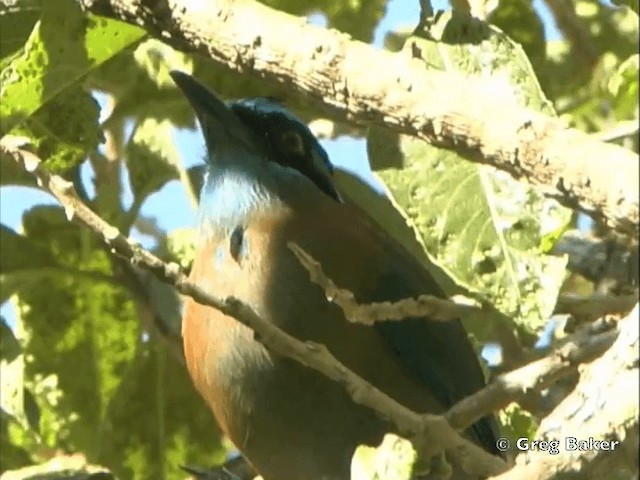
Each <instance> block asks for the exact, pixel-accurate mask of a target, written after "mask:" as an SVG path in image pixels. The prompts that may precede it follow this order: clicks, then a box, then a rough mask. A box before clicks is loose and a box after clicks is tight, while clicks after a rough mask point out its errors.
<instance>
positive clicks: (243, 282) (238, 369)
mask: <svg viewBox="0 0 640 480" xmlns="http://www.w3.org/2000/svg"><path fill="white" fill-rule="evenodd" d="M325 220H326V219H325ZM327 223H328V222H327V221H325V222H322V228H318V223H317V222H315V223H314V222H311V221H309V220H308V217H307V216H306V215H302V214H300V213H299V212H294V211H291V210H287V209H282V210H279V211H278V210H276V211H275V212H273V211H271V212H269V213H261V214H256V215H254V216H253V218H251V219H250V221H246V222H244V224H243V225H236V226H235V227H233V228H230V229H225V230H224V231H220V232H219V233H217V234H213V235H209V238H208V239H207V240H206V241H205V242H203V243H202V244H201V245H200V246H199V248H198V251H197V254H196V260H195V262H194V264H193V267H192V271H191V276H190V278H191V280H193V281H194V282H197V283H198V284H199V285H201V286H202V287H204V288H205V289H206V290H207V291H209V292H211V293H213V294H214V295H216V296H218V297H222V298H224V297H228V296H233V297H236V298H238V299H240V300H241V301H243V302H245V303H247V304H249V305H250V306H251V307H252V308H253V309H254V310H255V311H256V313H258V315H260V316H261V317H262V318H264V319H266V320H267V321H269V322H271V323H274V324H276V325H278V326H279V327H280V328H282V329H284V330H285V331H287V332H288V333H290V334H292V335H294V336H296V337H297V338H299V339H301V340H313V341H316V342H320V343H323V344H325V345H327V346H329V347H330V348H331V349H332V351H334V353H336V354H338V355H340V354H341V353H343V352H349V355H350V358H349V363H351V364H362V365H368V364H369V363H370V359H369V358H366V354H365V351H364V350H363V355H362V358H358V356H357V354H354V348H353V345H354V342H358V339H360V341H361V342H367V343H369V344H370V345H374V346H375V345H376V343H378V342H379V339H378V338H377V336H376V335H375V333H374V332H373V330H372V329H370V328H367V327H360V326H357V325H352V324H349V323H348V322H346V320H345V319H344V317H343V315H342V312H341V310H340V309H339V308H338V307H336V306H335V305H333V304H331V303H329V302H328V301H327V299H326V297H325V294H324V292H323V290H322V289H321V288H320V287H318V286H316V285H314V284H312V283H311V282H310V280H309V274H308V273H307V271H306V270H305V269H304V267H302V265H300V263H299V262H298V260H297V258H296V257H295V256H294V254H293V253H292V251H291V250H290V248H289V246H288V244H289V242H295V243H296V244H298V245H300V246H301V247H302V248H303V249H305V250H306V251H307V252H308V253H309V254H310V255H312V256H313V257H314V258H315V259H316V260H318V261H320V262H321V263H322V264H323V268H325V271H326V272H327V274H328V275H330V276H331V278H332V279H333V280H334V281H336V282H337V283H338V284H339V285H341V286H344V287H345V288H350V289H352V291H355V292H358V291H362V290H363V289H367V288H369V287H370V284H371V282H372V281H373V280H374V278H375V275H373V272H374V269H375V258H376V257H375V255H373V252H363V251H362V248H363V247H362V246H360V251H359V252H358V253H359V254H360V255H358V256H356V257H355V258H354V250H353V249H354V248H356V247H357V246H358V245H357V244H354V243H353V242H352V241H351V234H350V233H349V232H338V233H337V232H335V231H333V232H332V231H331V227H330V225H328V224H327ZM357 233H358V232H355V234H356V235H357ZM354 238H355V237H354ZM183 337H184V349H185V356H186V360H187V365H188V368H189V371H190V374H191V376H192V378H193V380H194V383H195V385H196V387H197V388H198V390H199V391H200V393H201V394H202V395H203V396H204V398H205V399H207V401H208V403H209V404H210V405H211V407H212V408H213V410H214V412H215V414H216V417H217V418H218V421H220V422H221V423H222V424H223V425H222V426H223V428H224V429H225V430H226V431H229V430H233V426H232V425H230V423H233V422H239V421H240V419H241V418H244V419H246V418H247V416H248V415H250V413H251V412H252V411H253V410H255V405H256V402H258V401H259V402H267V403H268V402H269V399H270V398H272V399H273V402H274V403H277V402H278V401H279V400H278V399H277V398H276V397H277V394H276V395H274V394H273V391H274V387H273V385H274V384H277V383H279V382H280V380H281V379H282V381H283V382H286V381H287V380H286V378H285V377H287V376H289V377H291V376H292V372H290V371H288V368H289V367H288V366H287V367H285V368H283V366H282V365H283V364H282V359H281V358H279V357H274V356H273V355H272V354H271V353H269V352H268V351H267V350H266V349H265V348H264V347H263V346H262V345H261V344H260V343H258V342H257V341H256V340H254V337H253V332H251V331H250V330H249V329H248V328H247V327H244V326H242V325H241V324H240V323H239V322H238V321H236V320H235V319H233V318H230V317H228V316H226V315H223V314H221V313H220V312H219V311H217V310H215V309H212V308H207V307H204V306H202V305H199V304H197V303H195V302H194V301H192V300H187V303H186V310H185V315H184V320H183ZM363 337H367V338H366V339H365V338H363ZM372 348H375V347H372ZM287 365H288V363H287ZM299 369H303V370H302V371H303V372H304V373H303V374H302V376H301V379H300V382H301V383H302V384H301V385H299V388H300V389H313V387H314V385H315V383H314V382H316V380H317V378H319V377H317V376H315V375H314V376H308V377H307V376H306V374H308V372H309V371H308V370H307V369H304V367H298V366H297V365H296V368H295V372H293V375H298V373H299ZM305 382H308V383H305ZM214 399H216V400H215V401H214ZM220 399H227V401H224V402H221V401H220ZM263 407H264V403H263ZM225 424H226V425H225ZM235 426H236V427H238V428H239V429H241V428H243V427H242V426H240V425H235ZM229 427H231V428H229Z"/></svg>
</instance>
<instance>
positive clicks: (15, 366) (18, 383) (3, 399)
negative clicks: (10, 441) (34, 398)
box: [0, 318, 29, 426]
mask: <svg viewBox="0 0 640 480" xmlns="http://www.w3.org/2000/svg"><path fill="white" fill-rule="evenodd" d="M0 346H1V347H2V349H1V350H0V382H1V384H2V385H1V387H2V388H0V409H1V411H2V414H5V415H9V416H11V417H12V418H13V419H14V420H16V421H17V422H18V423H20V424H21V425H23V426H26V425H28V423H29V422H28V419H27V415H26V412H25V408H24V406H25V402H24V356H23V354H22V348H21V346H20V343H19V342H18V340H17V339H16V337H15V335H14V333H13V331H12V330H11V328H10V327H9V325H7V323H6V322H5V320H4V318H0Z"/></svg>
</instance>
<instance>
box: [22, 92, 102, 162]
mask: <svg viewBox="0 0 640 480" xmlns="http://www.w3.org/2000/svg"><path fill="white" fill-rule="evenodd" d="M99 115H100V108H99V105H98V102H97V101H96V100H95V99H94V98H93V97H92V96H91V95H90V94H89V93H87V92H85V91H84V90H83V89H82V88H80V86H79V85H72V86H70V87H69V88H67V89H65V90H64V91H62V92H60V94H58V95H57V96H56V97H55V98H53V99H51V101H49V102H48V103H47V104H46V105H45V106H44V107H43V108H41V109H39V110H38V111H37V112H36V113H35V114H34V115H33V116H32V117H30V118H29V119H27V120H26V121H25V122H24V123H22V124H21V125H19V126H17V127H16V128H14V129H13V131H12V132H13V134H15V135H20V136H25V137H28V138H29V139H30V141H31V144H32V145H33V149H34V153H35V154H36V155H38V157H40V158H41V159H43V160H44V166H45V167H46V168H47V169H48V170H49V171H51V172H53V173H60V172H64V171H66V170H68V169H70V168H72V167H74V166H76V165H78V164H80V163H81V162H82V161H83V160H84V159H85V158H86V155H87V152H91V151H93V150H95V149H96V148H97V146H98V144H99V143H100V142H101V141H102V133H101V131H100V128H99V124H98V118H99Z"/></svg>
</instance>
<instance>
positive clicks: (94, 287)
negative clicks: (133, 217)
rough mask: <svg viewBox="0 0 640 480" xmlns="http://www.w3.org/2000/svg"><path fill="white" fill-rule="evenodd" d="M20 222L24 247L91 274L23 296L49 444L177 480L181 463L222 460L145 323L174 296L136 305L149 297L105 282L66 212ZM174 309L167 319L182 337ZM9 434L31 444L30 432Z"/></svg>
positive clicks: (100, 258)
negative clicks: (31, 246)
mask: <svg viewBox="0 0 640 480" xmlns="http://www.w3.org/2000/svg"><path fill="white" fill-rule="evenodd" d="M23 224H24V236H25V237H26V239H27V240H28V241H30V242H31V243H32V244H36V245H37V246H38V248H40V249H45V250H46V251H47V252H48V254H49V255H51V256H52V257H54V258H56V260H57V261H58V263H59V264H60V265H61V266H63V267H65V268H66V269H68V270H70V271H73V272H85V273H84V274H81V275H64V276H56V277H53V276H42V277H40V278H39V280H38V281H37V282H36V283H34V284H33V285H32V287H31V288H29V289H26V290H23V291H21V292H20V293H19V300H20V304H21V305H22V306H23V308H22V309H21V311H22V312H23V324H24V325H25V330H26V332H27V337H28V338H29V341H28V343H27V345H26V346H25V356H26V357H27V358H29V359H30V360H29V362H28V363H27V366H26V367H27V370H26V371H27V375H28V382H27V385H28V386H29V387H30V388H31V389H32V391H33V392H34V394H35V396H36V399H37V402H38V404H39V405H40V407H41V421H40V423H41V430H42V442H43V444H44V446H49V447H52V448H54V447H55V448H57V447H58V446H60V445H65V446H66V447H67V448H69V449H71V450H73V451H81V452H83V453H85V455H86V456H87V458H88V459H90V460H91V461H92V462H96V463H100V464H104V465H106V466H108V467H110V468H111V469H112V470H114V471H115V472H117V474H118V475H119V476H120V477H122V478H140V479H146V478H148V479H157V478H178V475H179V474H180V472H179V465H180V464H183V463H193V464H200V465H207V464H210V463H211V462H212V461H214V460H215V459H218V460H221V459H222V458H223V456H224V449H223V448H222V446H221V443H220V434H219V433H217V429H216V427H215V422H214V420H213V417H212V415H211V414H210V412H209V411H208V410H207V408H206V407H205V405H204V402H203V401H202V400H201V399H200V397H199V396H198V395H197V393H196V391H195V390H194V389H193V387H192V385H191V382H190V380H189V378H188V375H187V373H186V371H185V369H184V367H183V365H181V364H180V363H179V362H178V361H176V359H174V358H173V357H172V356H170V351H169V350H168V349H167V347H166V346H165V344H164V343H163V342H162V341H160V339H157V338H155V337H154V336H153V335H152V336H151V337H152V338H149V332H148V330H146V329H145V328H143V327H142V325H141V322H140V318H139V313H142V315H143V318H145V319H149V317H150V315H149V309H150V308H154V306H156V307H157V308H166V307H167V302H166V300H167V299H168V298H164V299H160V300H162V301H160V302H158V301H157V300H158V299H156V301H155V302H154V301H150V302H149V303H137V302H134V300H133V299H134V298H135V299H140V298H141V297H144V295H145V294H146V293H148V292H146V291H145V292H141V291H138V290H135V294H132V293H133V292H131V291H129V290H127V289H125V288H124V287H123V286H121V285H119V283H118V282H115V281H113V282H110V281H108V279H109V278H110V277H113V276H114V275H116V274H115V273H114V269H113V266H112V258H111V257H110V255H109V253H108V252H106V251H105V250H104V249H103V248H102V246H101V240H100V239H98V238H96V237H94V236H93V235H91V234H90V233H89V232H87V231H86V230H84V229H81V228H79V227H78V226H76V225H73V224H71V223H69V222H67V220H66V218H65V216H64V213H63V210H62V209H61V208H59V207H38V208H34V209H32V210H29V211H28V212H27V213H26V214H25V216H24V218H23ZM115 271H116V272H117V271H118V269H115ZM89 274H91V275H92V276H93V277H96V278H100V277H99V275H101V276H102V278H101V280H102V281H95V279H88V276H89ZM83 275H84V276H83ZM120 281H121V282H122V283H125V282H124V280H120ZM130 283H131V282H129V284H130ZM130 288H134V286H132V287H130ZM149 291H150V294H151V295H154V294H160V295H162V294H163V293H162V291H160V290H156V287H154V286H153V285H151V288H150V290H149ZM171 308H172V310H174V311H175V312H177V311H178V309H177V308H174V307H171ZM175 312H174V314H173V315H171V318H169V319H168V320H170V322H171V323H172V325H171V328H172V329H175V330H177V331H178V332H179V326H178V325H176V324H175V320H176V318H175V317H176V315H175ZM165 313H166V312H165ZM12 438H14V440H15V441H14V444H16V445H26V446H27V447H29V448H27V450H29V449H30V448H35V445H34V443H33V440H32V439H30V438H29V437H27V436H25V435H22V436H20V435H18V433H15V432H14V433H13V436H12Z"/></svg>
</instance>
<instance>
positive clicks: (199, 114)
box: [170, 71, 498, 480]
mask: <svg viewBox="0 0 640 480" xmlns="http://www.w3.org/2000/svg"><path fill="white" fill-rule="evenodd" d="M170 74H171V77H172V78H173V81H174V82H175V84H176V85H177V86H178V88H179V89H180V90H181V91H182V93H183V94H184V96H185V97H186V99H187V100H188V101H189V102H190V104H191V107H192V108H193V110H194V111H195V115H196V118H197V120H198V123H199V124H200V128H201V131H202V135H203V137H204V141H205V146H206V157H205V178H204V182H203V186H202V191H201V194H200V204H199V218H198V222H199V225H198V240H197V245H196V249H195V250H196V253H195V259H194V261H193V264H192V267H191V271H190V273H189V275H190V277H189V278H190V280H191V281H193V282H195V283H197V284H198V285H199V286H201V287H202V288H204V289H206V290H207V291H209V292H212V293H214V294H216V295H218V296H220V297H229V296H232V297H235V298H238V299H240V300H241V301H242V302H244V303H245V304H247V305H249V306H250V307H251V308H252V309H253V310H254V311H255V312H256V313H257V314H258V315H259V316H261V317H262V318H263V319H265V320H266V321H268V322H271V323H272V324H274V325H276V326H277V327H279V328H281V329H282V330H284V331H285V332H287V333H288V334H290V335H293V336H294V337H296V338H298V339H299V340H303V341H313V342H317V343H320V344H323V345H324V346H326V347H327V348H328V349H329V351H330V352H331V353H332V354H333V355H334V356H335V357H336V358H337V359H338V360H339V361H340V362H342V363H343V364H344V365H346V366H347V367H348V368H350V369H351V370H352V371H353V372H355V373H356V374H358V375H359V376H361V377H362V378H363V379H365V380H366V381H368V382H370V383H371V384H373V385H374V386H375V387H377V388H378V389H380V390H381V391H383V392H384V393H386V394H387V395H389V396H391V397H392V398H393V399H395V400H396V401H398V402H400V403H401V404H403V405H404V406H406V407H408V408H411V409H412V410H414V411H416V412H421V413H423V412H429V413H443V412H445V411H446V409H447V408H449V407H451V406H452V405H453V404H455V403H456V402H457V401H459V400H461V399H463V398H465V397H467V396H468V395H471V394H473V393H475V392H477V391H478V390H480V389H482V388H483V387H484V386H485V378H484V374H483V371H482V368H481V366H480V363H479V360H478V357H477V355H476V353H475V350H474V348H473V346H472V344H471V342H470V340H469V338H468V335H467V332H466V331H465V329H464V327H463V326H462V324H461V322H460V321H459V320H454V321H448V322H438V321H433V320H430V319H429V318H408V319H403V320H401V321H381V322H377V323H376V324H375V325H374V326H365V325H360V324H356V323H351V322H349V321H348V320H347V319H346V318H345V315H344V312H343V311H342V309H341V308H340V307H339V306H336V305H335V304H333V303H331V302H329V301H328V300H327V298H326V294H325V293H324V291H323V289H322V288H321V287H320V286H317V285H315V284H313V283H311V281H310V279H309V274H308V272H307V270H306V269H305V268H304V267H303V266H302V265H301V264H300V263H299V261H298V260H297V258H296V257H295V256H294V254H293V253H292V251H291V250H290V248H289V247H288V245H289V244H290V243H291V242H292V243H295V244H296V245H298V246H299V247H301V248H302V249H303V250H304V251H305V252H307V253H308V254H309V255H311V257H313V258H314V259H315V260H316V261H318V262H320V264H321V265H322V268H323V271H324V272H325V273H326V275H327V276H328V277H329V278H331V279H332V280H333V281H334V282H335V283H336V284H337V285H339V286H340V287H342V288H346V289H348V290H349V291H351V292H352V293H353V294H354V295H355V297H356V299H357V300H358V301H359V302H362V303H366V302H380V301H397V300H400V299H403V298H407V297H416V296H418V295H421V294H430V295H435V296H439V297H444V292H443V291H442V290H441V289H440V287H439V286H438V285H437V283H436V282H435V281H434V279H433V278H432V276H431V275H430V274H429V273H428V271H427V270H426V269H425V268H424V267H423V266H422V265H420V264H419V262H417V261H416V259H415V257H414V256H413V255H412V254H410V253H409V252H408V251H407V250H406V249H405V248H404V247H403V246H402V245H401V244H400V243H398V242H397V241H395V240H394V239H393V238H392V237H391V236H390V235H389V234H388V233H387V232H386V231H385V230H384V229H383V228H382V227H380V226H379V225H378V224H377V223H376V222H375V221H374V220H372V218H371V217H370V216H369V215H368V214H366V212H365V211H364V210H363V209H361V208H358V207H356V206H354V205H353V204H352V203H351V202H348V201H346V200H345V198H344V195H343V192H340V191H339V189H338V187H337V186H336V184H335V181H334V178H333V167H332V164H331V162H330V159H329V157H328V155H327V153H326V151H325V150H324V149H323V147H322V146H321V145H320V143H319V141H318V139H317V138H316V137H315V136H314V135H313V133H312V132H311V131H310V129H309V128H308V127H307V125H306V124H305V123H304V122H302V121H301V120H300V119H299V118H298V117H296V116H295V115H294V114H293V113H291V112H290V111H289V110H287V109H286V108H285V107H284V106H283V105H281V104H280V103H278V102H276V101H273V100H272V99H269V98H265V97H257V98H247V99H241V100H235V101H230V102H225V101H222V100H221V99H219V98H218V96H216V94H214V93H213V92H212V91H210V90H208V89H207V88H206V87H205V86H204V85H202V84H201V83H200V82H198V80H196V79H195V78H194V77H193V76H191V75H189V74H187V73H184V72H180V71H172V72H171V73H170ZM182 335H183V348H184V355H185V359H186V364H187V369H188V372H189V375H190V376H191V379H192V381H193V384H194V385H195V388H196V390H197V391H198V392H199V393H200V395H201V396H202V397H203V399H204V401H205V402H206V403H207V404H208V406H209V407H210V408H211V410H212V411H213V415H214V417H215V419H216V420H217V423H218V424H219V425H220V427H221V429H222V430H223V431H224V433H225V434H226V435H227V436H228V438H229V439H230V440H231V441H232V442H233V444H234V445H235V446H236V447H237V448H238V450H239V451H240V452H241V453H242V455H243V456H244V457H245V458H246V459H247V461H248V462H249V463H250V464H251V466H252V467H253V468H254V469H255V470H256V471H257V472H258V473H259V474H260V475H262V477H263V478H264V480H348V479H349V478H350V468H351V460H352V456H353V454H354V451H355V449H356V448H357V447H358V446H359V445H362V444H366V445H377V444H379V443H380V442H381V440H382V438H383V436H384V435H385V434H386V433H387V432H393V431H394V426H393V425H392V424H390V423H389V421H388V420H387V419H384V418H381V417H380V416H379V415H377V414H376V413H375V412H374V411H373V410H371V409H369V408H367V407H365V406H362V405H359V404H356V403H355V402H354V401H353V399H352V398H351V397H350V396H349V395H348V393H347V392H346V391H345V389H344V387H343V386H341V385H339V384H338V383H336V382H334V381H332V380H330V379H328V378H326V377H324V376H323V375H322V374H321V373H319V372H317V371H314V370H311V369H309V368H307V367H306V366H304V365H301V364H299V363H297V362H296V361H294V360H292V359H290V358H285V357H283V356H280V355H277V354H274V353H273V352H271V351H269V350H268V349H267V348H266V347H265V346H264V345H263V344H261V343H260V342H259V339H256V337H255V335H254V333H253V332H252V331H251V330H250V329H249V328H248V327H246V326H244V325H242V324H241V323H239V322H238V321H236V320H235V319H233V318H231V317H229V316H226V315H224V314H223V313H221V312H220V311H218V310H216V309H214V308H210V307H206V306H203V305H201V304H198V303H197V302H195V301H193V300H192V299H186V303H185V306H184V313H183V320H182ZM497 432H498V430H497V423H496V421H495V418H494V417H493V416H492V415H489V416H486V417H484V418H482V419H480V420H479V421H477V422H476V423H475V424H474V425H473V426H472V427H470V428H469V429H468V431H467V432H466V435H467V436H468V437H469V438H470V439H472V440H473V441H474V442H476V443H477V444H478V445H480V446H481V447H483V448H484V449H485V450H487V451H488V452H490V453H493V454H496V453H497V450H496V439H497Z"/></svg>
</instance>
